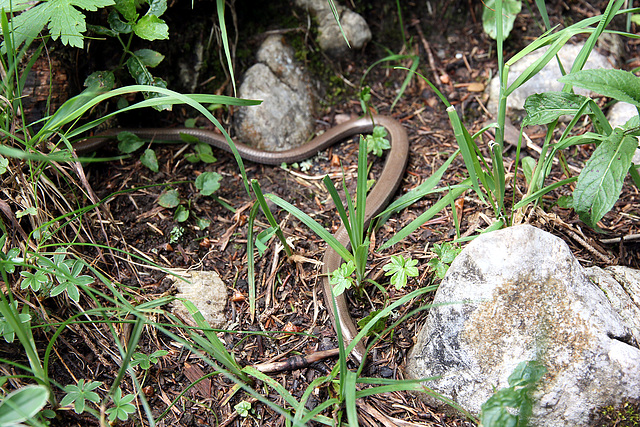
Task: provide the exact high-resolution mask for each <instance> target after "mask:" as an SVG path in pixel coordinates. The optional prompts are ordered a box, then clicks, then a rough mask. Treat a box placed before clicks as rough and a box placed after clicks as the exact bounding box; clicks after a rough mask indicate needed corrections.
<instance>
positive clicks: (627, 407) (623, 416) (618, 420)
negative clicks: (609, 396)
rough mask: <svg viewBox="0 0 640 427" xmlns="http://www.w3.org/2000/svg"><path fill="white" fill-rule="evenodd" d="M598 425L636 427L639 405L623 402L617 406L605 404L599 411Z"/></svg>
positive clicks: (639, 419)
mask: <svg viewBox="0 0 640 427" xmlns="http://www.w3.org/2000/svg"><path fill="white" fill-rule="evenodd" d="M600 414H601V416H600V419H598V420H597V421H598V422H599V424H598V425H600V426H611V427H613V426H616V427H637V426H640V405H639V404H638V402H636V403H635V404H633V403H631V402H624V403H623V404H621V405H618V406H617V407H613V406H607V407H605V408H603V409H602V410H601V411H600Z"/></svg>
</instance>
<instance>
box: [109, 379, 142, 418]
mask: <svg viewBox="0 0 640 427" xmlns="http://www.w3.org/2000/svg"><path fill="white" fill-rule="evenodd" d="M135 398H136V396H135V395H134V394H127V395H125V396H122V389H120V387H118V388H117V389H116V391H115V393H113V395H112V396H111V400H112V401H113V405H114V406H112V407H111V408H109V409H107V415H108V417H109V422H110V423H113V422H114V421H115V420H116V418H117V419H119V420H120V421H127V420H128V419H129V414H133V413H135V412H136V407H135V406H134V405H132V404H131V402H132V401H133V399H135Z"/></svg>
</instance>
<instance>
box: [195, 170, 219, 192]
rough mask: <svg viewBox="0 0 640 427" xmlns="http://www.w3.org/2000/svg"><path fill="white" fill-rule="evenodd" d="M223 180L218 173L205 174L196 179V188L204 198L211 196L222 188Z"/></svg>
mask: <svg viewBox="0 0 640 427" xmlns="http://www.w3.org/2000/svg"><path fill="white" fill-rule="evenodd" d="M221 179H222V175H220V174H219V173H217V172H203V173H201V174H200V175H199V176H198V177H197V178H196V188H197V189H198V190H199V191H200V194H202V195H203V196H210V195H212V194H213V193H215V192H216V191H218V189H219V188H220V180H221Z"/></svg>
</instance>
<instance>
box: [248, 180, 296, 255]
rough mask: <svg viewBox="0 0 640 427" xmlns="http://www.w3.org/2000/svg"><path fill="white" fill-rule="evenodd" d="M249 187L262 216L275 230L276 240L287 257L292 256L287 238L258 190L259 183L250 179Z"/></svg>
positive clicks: (259, 189)
mask: <svg viewBox="0 0 640 427" xmlns="http://www.w3.org/2000/svg"><path fill="white" fill-rule="evenodd" d="M251 187H252V188H253V194H255V196H256V199H257V200H258V203H259V204H260V207H261V208H262V213H263V214H264V216H266V217H267V221H269V225H271V227H273V229H274V230H276V236H277V237H278V240H280V243H282V246H284V251H285V252H286V253H287V257H291V255H293V252H292V251H291V247H289V244H288V243H287V238H286V237H285V236H284V233H283V232H282V229H281V228H280V225H278V222H277V221H276V219H275V218H274V216H273V214H272V213H271V209H269V205H267V201H266V200H265V198H264V194H263V193H262V189H261V188H260V183H259V182H258V181H257V180H255V179H252V180H251Z"/></svg>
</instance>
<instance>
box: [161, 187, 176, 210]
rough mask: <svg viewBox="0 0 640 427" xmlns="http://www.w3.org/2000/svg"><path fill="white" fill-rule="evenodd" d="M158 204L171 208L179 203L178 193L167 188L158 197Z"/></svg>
mask: <svg viewBox="0 0 640 427" xmlns="http://www.w3.org/2000/svg"><path fill="white" fill-rule="evenodd" d="M158 204H159V205H160V206H162V207H163V208H167V209H171V208H175V207H176V206H178V205H179V204H180V194H179V193H178V190H175V189H171V190H167V191H165V192H164V193H162V194H161V195H160V197H159V198H158Z"/></svg>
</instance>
